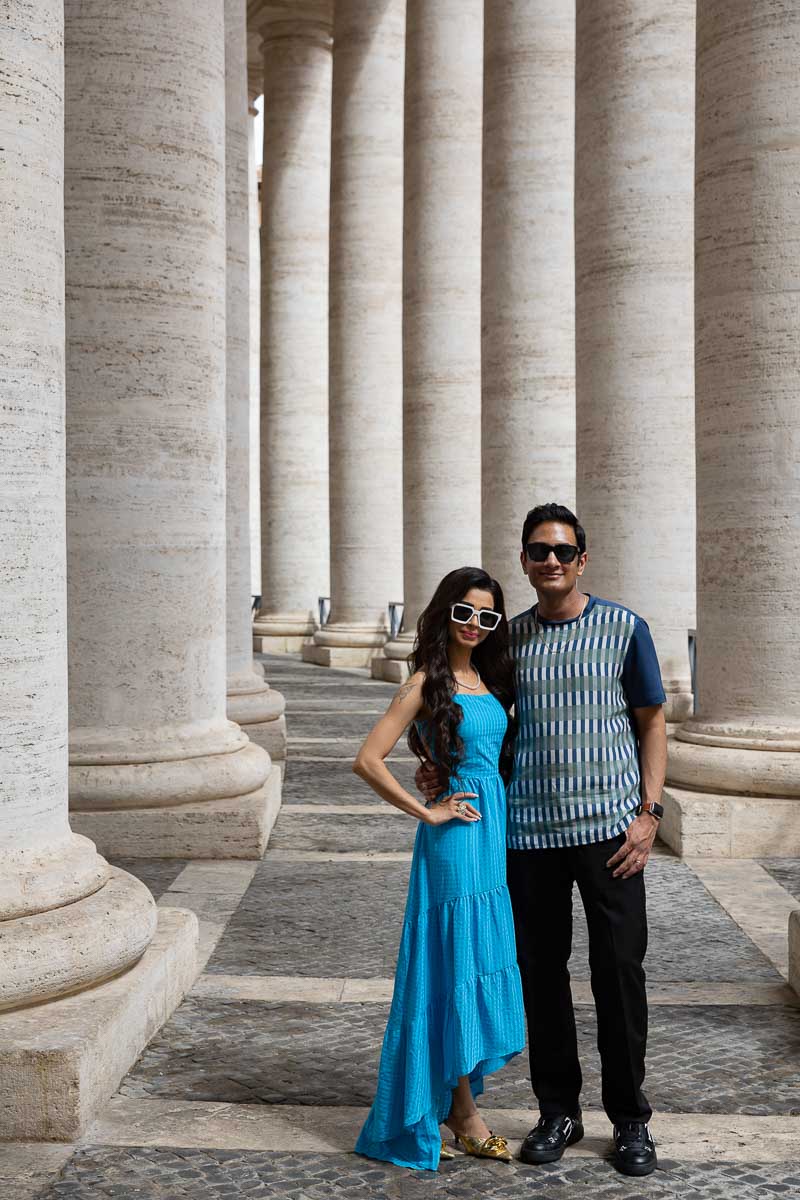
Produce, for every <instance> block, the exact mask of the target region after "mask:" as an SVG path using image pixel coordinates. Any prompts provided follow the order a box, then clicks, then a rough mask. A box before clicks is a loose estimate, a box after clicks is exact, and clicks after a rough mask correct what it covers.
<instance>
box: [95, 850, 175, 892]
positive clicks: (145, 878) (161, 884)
mask: <svg viewBox="0 0 800 1200" xmlns="http://www.w3.org/2000/svg"><path fill="white" fill-rule="evenodd" d="M109 862H110V863H111V865H112V866H114V867H121V868H122V870H123V871H129V872H130V873H131V875H135V876H136V878H137V879H141V881H142V883H144V884H146V885H147V887H149V888H150V891H151V892H152V893H153V896H154V897H155V899H156V900H159V899H160V898H161V896H163V895H164V892H166V891H167V890H168V889H169V888H171V887H172V885H173V883H174V882H175V880H176V879H177V878H178V876H179V875H180V873H181V871H182V870H183V868H184V867H185V866H186V862H185V861H184V860H182V859H179V858H113V859H109Z"/></svg>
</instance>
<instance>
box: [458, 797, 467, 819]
mask: <svg viewBox="0 0 800 1200" xmlns="http://www.w3.org/2000/svg"><path fill="white" fill-rule="evenodd" d="M456 812H457V813H458V815H459V816H460V817H464V816H466V814H467V806H466V804H465V803H464V801H463V800H459V802H458V804H457V805H456Z"/></svg>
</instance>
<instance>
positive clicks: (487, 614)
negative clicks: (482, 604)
mask: <svg viewBox="0 0 800 1200" xmlns="http://www.w3.org/2000/svg"><path fill="white" fill-rule="evenodd" d="M476 615H477V618H478V625H479V626H480V628H481V629H497V626H498V625H499V624H500V622H501V620H502V619H503V614H502V613H499V612H492V610H491V608H473V606H472V605H471V604H454V605H453V606H452V608H451V609H450V616H451V617H452V618H453V620H454V621H455V622H456V624H457V625H466V624H468V622H469V621H471V620H472V618H473V617H474V616H476Z"/></svg>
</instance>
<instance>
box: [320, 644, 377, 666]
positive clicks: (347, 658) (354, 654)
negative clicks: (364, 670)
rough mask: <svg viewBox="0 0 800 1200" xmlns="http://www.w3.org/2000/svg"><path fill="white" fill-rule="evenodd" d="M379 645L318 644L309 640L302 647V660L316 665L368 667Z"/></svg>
mask: <svg viewBox="0 0 800 1200" xmlns="http://www.w3.org/2000/svg"><path fill="white" fill-rule="evenodd" d="M380 652H381V650H380V646H318V645H316V643H315V642H310V643H309V644H308V645H306V646H304V647H303V662H307V663H314V664H315V665H316V666H318V667H368V666H369V665H370V663H371V662H372V660H373V658H375V656H376V655H378V654H380Z"/></svg>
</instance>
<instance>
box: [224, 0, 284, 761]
mask: <svg viewBox="0 0 800 1200" xmlns="http://www.w3.org/2000/svg"><path fill="white" fill-rule="evenodd" d="M246 10H247V5H246V0H225V228H226V243H227V250H226V260H227V261H226V271H225V297H226V299H225V308H226V316H225V341H226V369H225V405H226V411H227V416H226V427H227V453H226V493H225V508H226V533H227V538H226V544H227V622H228V630H227V647H228V679H227V689H228V704H227V713H228V717H229V718H230V719H231V720H232V721H236V722H237V723H238V724H239V725H240V726H242V727H243V728H244V730H245V732H246V733H247V735H248V737H249V738H250V739H251V741H253V742H255V743H257V744H258V745H260V746H262V747H263V748H264V749H265V750H267V751H269V752H274V753H276V756H277V757H281V758H285V756H286V733H285V720H283V719H282V714H283V711H284V708H285V703H284V700H283V697H282V696H281V695H280V694H279V693H278V692H273V691H272V689H271V688H270V686H269V684H268V683H266V682H265V680H264V676H263V672H262V670H261V669H260V667H259V668H258V669H257V668H255V666H254V663H253V621H252V614H251V608H250V366H251V364H250V191H249V187H250V160H249V142H248V130H249V125H250V124H251V121H250V116H249V113H248V109H249V104H248V98H247V11H246Z"/></svg>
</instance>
